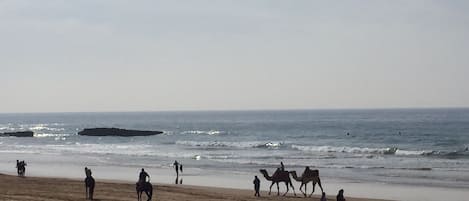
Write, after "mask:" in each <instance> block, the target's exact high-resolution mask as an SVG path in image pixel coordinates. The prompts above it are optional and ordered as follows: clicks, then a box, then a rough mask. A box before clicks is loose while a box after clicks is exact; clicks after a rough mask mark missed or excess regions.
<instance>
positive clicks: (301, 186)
mask: <svg viewBox="0 0 469 201" xmlns="http://www.w3.org/2000/svg"><path fill="white" fill-rule="evenodd" d="M303 186H305V191H306V185H305V184H304V183H303V182H301V185H300V191H301V192H302V193H303V195H305V197H306V192H303V190H302V188H303Z"/></svg>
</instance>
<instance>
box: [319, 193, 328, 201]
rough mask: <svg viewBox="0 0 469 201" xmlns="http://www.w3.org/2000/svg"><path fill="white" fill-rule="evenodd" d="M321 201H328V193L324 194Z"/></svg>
mask: <svg viewBox="0 0 469 201" xmlns="http://www.w3.org/2000/svg"><path fill="white" fill-rule="evenodd" d="M320 201H327V198H326V193H324V192H322V196H321V200H320Z"/></svg>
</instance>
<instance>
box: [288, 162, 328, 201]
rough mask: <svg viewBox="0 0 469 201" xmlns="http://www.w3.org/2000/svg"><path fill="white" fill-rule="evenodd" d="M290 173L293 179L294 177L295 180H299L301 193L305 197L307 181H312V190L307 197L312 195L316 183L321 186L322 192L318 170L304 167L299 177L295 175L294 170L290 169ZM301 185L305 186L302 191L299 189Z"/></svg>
mask: <svg viewBox="0 0 469 201" xmlns="http://www.w3.org/2000/svg"><path fill="white" fill-rule="evenodd" d="M290 174H291V175H292V177H293V179H295V180H296V181H299V182H301V186H300V191H301V192H302V193H303V195H304V196H305V197H306V192H307V190H306V186H308V183H309V182H313V192H311V194H310V195H309V197H311V195H313V193H314V188H315V186H316V183H317V184H319V187H320V188H321V192H324V190H323V189H322V185H321V179H320V178H319V170H311V169H309V167H306V168H305V171H304V172H303V174H302V175H301V177H298V176H297V175H296V171H291V172H290ZM303 186H304V187H305V191H304V192H303V190H302V189H301V188H303Z"/></svg>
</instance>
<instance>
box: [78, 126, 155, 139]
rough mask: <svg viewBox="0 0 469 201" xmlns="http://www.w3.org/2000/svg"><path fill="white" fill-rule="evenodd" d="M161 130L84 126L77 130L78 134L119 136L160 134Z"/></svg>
mask: <svg viewBox="0 0 469 201" xmlns="http://www.w3.org/2000/svg"><path fill="white" fill-rule="evenodd" d="M162 133H163V132H162V131H141V130H127V129H120V128H85V129H84V130H82V131H80V132H78V135H86V136H121V137H132V136H149V135H158V134H162Z"/></svg>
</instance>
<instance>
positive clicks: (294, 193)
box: [290, 181, 296, 197]
mask: <svg viewBox="0 0 469 201" xmlns="http://www.w3.org/2000/svg"><path fill="white" fill-rule="evenodd" d="M290 186H291V188H292V189H293V195H294V196H295V197H296V192H295V187H294V186H293V184H292V182H291V181H290Z"/></svg>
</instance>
